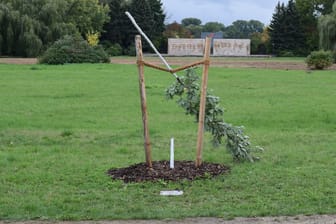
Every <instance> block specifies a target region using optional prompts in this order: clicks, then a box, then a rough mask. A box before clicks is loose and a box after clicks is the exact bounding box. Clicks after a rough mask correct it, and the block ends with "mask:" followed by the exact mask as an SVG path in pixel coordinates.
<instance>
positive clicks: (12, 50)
mask: <svg viewBox="0 0 336 224" xmlns="http://www.w3.org/2000/svg"><path fill="white" fill-rule="evenodd" d="M107 11H108V8H107V7H105V6H104V5H101V4H99V3H98V0H83V1H82V0H58V1H53V0H35V1H26V0H2V1H1V3H0V24H1V30H0V36H1V37H0V39H1V40H2V42H1V47H0V48H1V54H3V55H10V56H24V57H27V56H28V57H33V56H36V55H38V54H39V53H40V52H41V51H43V50H45V49H46V48H47V47H48V46H49V45H50V44H51V43H53V42H54V41H55V40H57V39H59V38H60V37H62V36H64V35H66V34H74V33H80V34H82V36H83V37H85V35H86V33H87V32H88V31H100V30H102V27H103V23H104V22H105V20H106V18H107ZM85 13H86V14H85ZM83 16H85V17H86V18H83Z"/></svg>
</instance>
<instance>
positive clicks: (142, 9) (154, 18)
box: [101, 0, 166, 54]
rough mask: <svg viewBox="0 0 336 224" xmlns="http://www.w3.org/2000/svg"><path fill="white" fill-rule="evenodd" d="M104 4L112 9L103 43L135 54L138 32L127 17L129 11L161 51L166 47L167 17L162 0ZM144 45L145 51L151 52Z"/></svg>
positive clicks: (105, 28) (111, 1)
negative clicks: (114, 45) (162, 47)
mask: <svg viewBox="0 0 336 224" xmlns="http://www.w3.org/2000/svg"><path fill="white" fill-rule="evenodd" d="M104 2H107V3H108V4H109V6H110V8H111V12H110V18H111V19H110V21H108V22H107V23H106V24H105V26H104V30H105V32H104V33H103V35H102V37H101V40H102V41H104V42H105V43H110V44H118V45H120V46H121V47H122V48H123V49H126V50H125V51H124V54H132V53H134V46H133V45H134V36H135V35H136V34H137V33H138V32H137V31H136V29H135V28H134V27H133V25H132V23H131V22H130V21H129V19H128V18H127V16H126V15H125V11H129V12H130V13H131V14H132V16H133V17H134V19H135V20H136V21H137V23H138V24H139V26H140V27H141V28H142V29H143V31H144V32H145V33H146V34H147V36H148V37H149V38H150V39H151V40H152V41H153V43H154V44H155V45H156V47H158V48H159V49H160V47H161V46H162V45H164V43H162V42H163V36H162V33H163V31H164V30H165V25H164V21H165V18H166V15H165V13H164V12H163V7H162V2H161V0H130V1H127V0H123V1H120V0H104ZM143 44H144V46H143V48H144V51H150V50H151V48H150V47H149V46H148V45H147V43H146V42H144V43H143Z"/></svg>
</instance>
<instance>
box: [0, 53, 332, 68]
mask: <svg viewBox="0 0 336 224" xmlns="http://www.w3.org/2000/svg"><path fill="white" fill-rule="evenodd" d="M201 59H202V58H201V57H166V60H167V61H168V63H169V64H170V65H176V66H181V65H185V64H188V63H192V62H195V61H199V60H201ZM145 60H146V61H148V62H151V63H154V64H157V65H162V63H161V61H160V59H159V58H158V57H154V56H149V57H148V56H145ZM0 63H5V64H36V63H37V59H36V58H0ZM111 63H113V64H135V63H136V58H135V57H134V58H132V57H112V58H111ZM211 66H212V67H223V68H261V69H280V70H307V65H306V64H305V63H304V62H303V61H302V62H300V61H273V60H269V58H258V57H256V58H248V59H243V58H230V57H212V58H211ZM328 69H329V70H336V64H334V65H332V66H331V67H330V68H328Z"/></svg>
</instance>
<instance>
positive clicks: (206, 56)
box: [195, 37, 211, 167]
mask: <svg viewBox="0 0 336 224" xmlns="http://www.w3.org/2000/svg"><path fill="white" fill-rule="evenodd" d="M210 47H211V38H210V37H207V38H206V39H205V50H204V66H203V74H202V87H201V99H200V109H199V117H198V135H197V154H196V164H195V165H196V167H199V166H200V165H202V149H203V137H204V117H205V105H206V94H207V86H208V72H209V65H210Z"/></svg>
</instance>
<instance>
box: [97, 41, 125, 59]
mask: <svg viewBox="0 0 336 224" xmlns="http://www.w3.org/2000/svg"><path fill="white" fill-rule="evenodd" d="M102 44H103V46H104V49H105V51H106V52H107V53H108V55H110V56H119V55H122V54H123V49H122V47H121V46H120V44H118V43H115V44H112V43H110V42H108V41H105V42H103V43H102Z"/></svg>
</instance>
